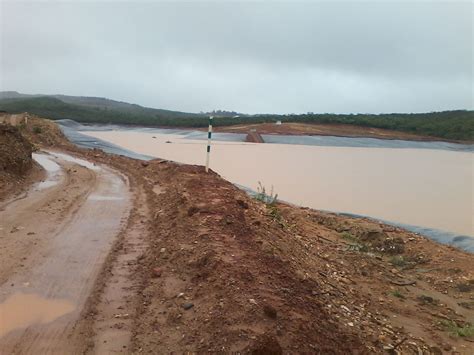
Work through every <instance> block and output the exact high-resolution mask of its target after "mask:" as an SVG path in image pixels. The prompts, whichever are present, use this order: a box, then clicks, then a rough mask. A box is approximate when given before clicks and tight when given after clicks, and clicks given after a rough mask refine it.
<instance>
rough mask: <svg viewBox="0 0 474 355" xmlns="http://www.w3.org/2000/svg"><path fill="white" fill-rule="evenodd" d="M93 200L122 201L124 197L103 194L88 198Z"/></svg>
mask: <svg viewBox="0 0 474 355" xmlns="http://www.w3.org/2000/svg"><path fill="white" fill-rule="evenodd" d="M87 199H88V200H91V201H121V200H123V197H118V196H103V195H91V196H89V197H88V198H87Z"/></svg>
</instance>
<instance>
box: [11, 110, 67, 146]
mask: <svg viewBox="0 0 474 355" xmlns="http://www.w3.org/2000/svg"><path fill="white" fill-rule="evenodd" d="M23 115H28V121H27V122H28V123H27V124H26V125H20V126H19V128H20V131H21V134H22V135H23V136H24V137H25V138H26V139H28V140H29V141H30V142H31V143H32V144H34V145H36V146H38V147H55V148H71V149H72V147H73V145H72V144H71V143H70V142H69V141H68V140H67V138H66V137H65V136H64V134H63V132H61V129H60V128H59V127H58V125H57V124H56V123H54V122H53V121H50V120H46V119H42V118H39V117H38V116H35V115H32V114H26V113H25V114H23Z"/></svg>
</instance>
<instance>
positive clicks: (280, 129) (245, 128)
mask: <svg viewBox="0 0 474 355" xmlns="http://www.w3.org/2000/svg"><path fill="white" fill-rule="evenodd" d="M252 129H255V130H256V131H257V132H258V133H260V134H284V135H309V136H316V135H317V136H337V137H364V138H380V139H402V140H413V141H447V140H445V139H442V138H436V137H429V136H421V135H417V134H412V133H405V132H398V131H391V130H388V129H381V128H370V127H361V126H353V125H343V124H310V123H295V122H290V123H283V124H281V125H276V124H274V123H261V124H247V125H235V126H228V127H215V128H214V131H216V132H228V133H249V131H250V130H252ZM203 130H204V129H203Z"/></svg>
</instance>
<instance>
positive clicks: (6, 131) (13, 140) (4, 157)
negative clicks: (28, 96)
mask: <svg viewBox="0 0 474 355" xmlns="http://www.w3.org/2000/svg"><path fill="white" fill-rule="evenodd" d="M32 153H33V145H32V144H30V142H29V141H28V140H27V139H25V138H24V137H23V136H22V135H21V133H20V131H19V130H18V129H17V128H15V127H12V126H9V125H5V124H0V198H2V197H3V196H5V195H6V194H7V193H10V192H13V191H16V190H19V189H20V188H21V186H22V185H23V184H24V183H25V181H26V180H25V179H26V177H27V174H28V173H29V172H30V171H31V170H32V168H33V166H34V164H33V159H32V156H31V154H32Z"/></svg>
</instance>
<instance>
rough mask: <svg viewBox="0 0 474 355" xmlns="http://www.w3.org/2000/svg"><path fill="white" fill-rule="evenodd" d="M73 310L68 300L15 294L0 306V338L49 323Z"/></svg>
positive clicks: (73, 307)
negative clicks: (12, 332) (22, 329)
mask: <svg viewBox="0 0 474 355" xmlns="http://www.w3.org/2000/svg"><path fill="white" fill-rule="evenodd" d="M74 309H75V306H74V305H73V304H72V303H71V302H69V301H68V300H63V299H48V298H44V297H42V296H40V295H37V294H24V293H15V294H13V295H11V296H10V297H8V298H7V299H6V300H5V301H4V302H3V303H1V304H0V337H2V336H4V335H5V334H7V333H9V332H11V331H13V330H15V329H20V328H26V327H29V326H32V325H36V324H47V323H50V322H52V321H54V320H55V319H57V318H59V317H62V316H64V315H66V314H68V313H70V312H72V311H73V310H74Z"/></svg>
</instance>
